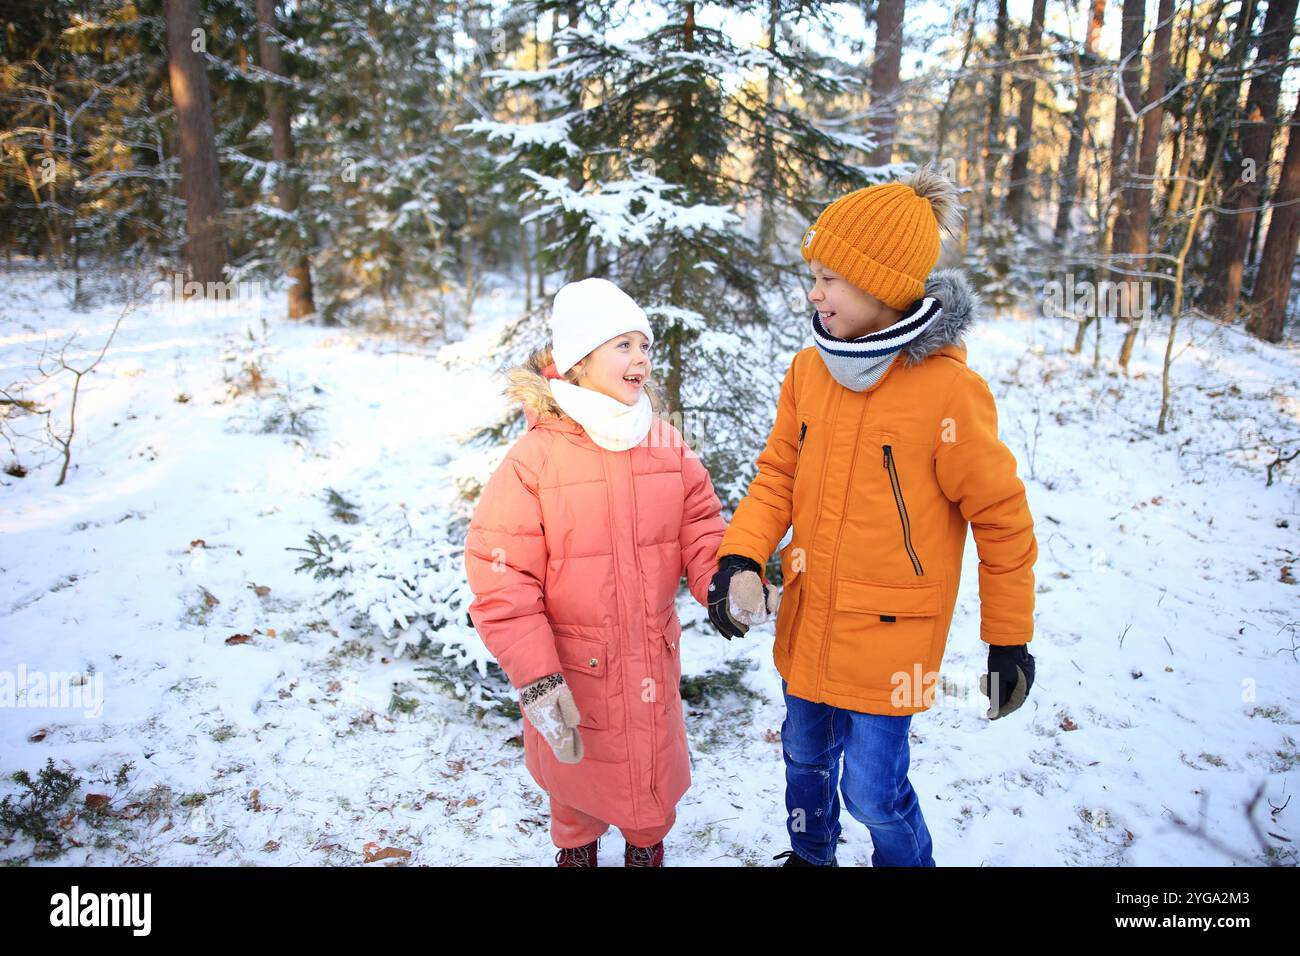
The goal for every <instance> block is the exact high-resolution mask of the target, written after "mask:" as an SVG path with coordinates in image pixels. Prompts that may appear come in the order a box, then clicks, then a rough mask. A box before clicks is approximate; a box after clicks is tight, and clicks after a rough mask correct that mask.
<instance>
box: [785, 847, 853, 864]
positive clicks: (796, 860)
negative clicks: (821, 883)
mask: <svg viewBox="0 0 1300 956" xmlns="http://www.w3.org/2000/svg"><path fill="white" fill-rule="evenodd" d="M783 856H784V857H787V859H786V861H785V862H784V863H782V864H781V865H782V866H817V865H818V864H816V863H814V862H813V861H812V860H805V859H804V858H803V857H801V856H800V855H799V854H798V853H796V852H794V850H786V851H785V852H784V853H778V854H777V855H776V856H774V857H772V859H774V860H779V859H781V857H783ZM827 865H828V866H839V865H840V864H839V861H838V860H831V862H830V863H829V864H827Z"/></svg>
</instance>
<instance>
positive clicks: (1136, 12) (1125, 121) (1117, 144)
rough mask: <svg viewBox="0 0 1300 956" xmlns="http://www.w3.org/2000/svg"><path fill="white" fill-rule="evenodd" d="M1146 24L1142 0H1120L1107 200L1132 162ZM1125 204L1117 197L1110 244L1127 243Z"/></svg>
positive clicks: (1114, 246) (1113, 196) (1120, 245)
mask: <svg viewBox="0 0 1300 956" xmlns="http://www.w3.org/2000/svg"><path fill="white" fill-rule="evenodd" d="M1145 25H1146V0H1124V13H1123V20H1122V23H1121V26H1120V51H1119V55H1120V84H1119V86H1120V89H1119V91H1118V93H1117V94H1116V96H1115V124H1114V129H1115V136H1114V138H1113V139H1112V140H1111V144H1110V187H1109V189H1107V191H1106V192H1107V202H1108V203H1114V202H1115V201H1116V200H1117V198H1118V197H1117V195H1116V192H1117V189H1118V188H1119V187H1120V186H1121V185H1122V184H1124V183H1126V182H1127V180H1128V178H1129V176H1130V169H1131V168H1132V165H1133V152H1134V149H1133V145H1134V144H1133V140H1134V138H1135V137H1134V122H1133V114H1134V113H1136V112H1137V111H1138V110H1140V109H1141V108H1142V39H1143V36H1142V31H1143V28H1144V27H1145ZM1128 217H1129V206H1128V204H1127V203H1125V202H1123V201H1120V202H1119V205H1118V209H1117V211H1116V214H1115V220H1114V226H1113V228H1112V232H1111V240H1110V248H1111V249H1125V248H1127V246H1128V236H1127V233H1128V229H1129V221H1128Z"/></svg>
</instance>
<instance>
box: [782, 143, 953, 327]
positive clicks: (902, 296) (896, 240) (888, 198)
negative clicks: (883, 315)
mask: <svg viewBox="0 0 1300 956" xmlns="http://www.w3.org/2000/svg"><path fill="white" fill-rule="evenodd" d="M960 220H961V207H960V205H959V204H958V200H957V187H956V186H954V185H953V183H952V182H951V181H950V180H948V179H947V177H945V176H944V175H943V174H942V173H940V172H939V171H938V170H937V169H936V168H934V167H933V166H923V167H921V168H920V169H918V170H917V171H916V172H915V173H912V174H911V175H910V176H907V177H904V178H903V179H901V180H899V181H897V182H892V183H881V184H879V185H876V186H867V187H866V188H864V189H858V190H855V191H854V192H851V193H849V194H848V195H847V196H844V197H842V198H840V199H837V200H835V202H833V203H831V204H830V205H829V206H827V207H826V208H825V209H823V210H822V213H821V215H820V216H818V217H817V221H816V222H815V223H813V224H812V226H810V227H809V228H808V231H807V232H805V233H804V235H803V246H802V248H801V252H802V253H803V258H804V261H805V262H812V260H814V259H816V260H817V261H819V262H820V263H821V264H822V265H824V266H826V267H827V268H829V269H831V270H832V271H834V272H837V273H839V274H840V275H841V276H843V277H844V278H845V279H847V280H848V281H849V282H851V283H853V284H854V285H855V286H857V287H858V288H859V289H862V290H864V291H866V292H869V293H871V294H872V295H874V296H875V297H876V298H877V299H879V300H880V301H881V302H883V303H885V304H886V305H887V306H889V307H890V308H893V309H905V308H907V307H908V306H909V305H911V304H912V303H913V302H915V301H916V300H917V299H919V298H921V296H922V294H923V293H924V292H925V280H926V277H927V276H928V275H929V274H930V270H931V269H933V268H934V264H935V263H936V262H937V261H938V259H939V229H940V227H941V226H942V227H943V228H944V229H945V230H946V231H947V232H949V233H950V234H951V233H952V232H953V231H954V229H955V227H956V225H957V224H958V223H959V222H960Z"/></svg>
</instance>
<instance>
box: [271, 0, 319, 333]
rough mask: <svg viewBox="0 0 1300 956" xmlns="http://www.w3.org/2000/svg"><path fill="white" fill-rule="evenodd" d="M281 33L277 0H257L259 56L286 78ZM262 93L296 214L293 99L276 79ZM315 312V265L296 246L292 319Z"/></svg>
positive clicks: (275, 155)
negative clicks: (313, 274)
mask: <svg viewBox="0 0 1300 956" xmlns="http://www.w3.org/2000/svg"><path fill="white" fill-rule="evenodd" d="M278 33H279V29H278V27H277V25H276V18H275V0H257V55H258V59H259V60H260V61H261V67H262V69H263V70H265V71H266V72H267V73H270V74H271V75H272V76H275V77H283V76H285V75H286V74H285V71H284V58H283V57H282V56H281V55H280V41H279V39H277V35H278ZM262 94H263V97H264V99H265V100H266V115H267V117H268V118H269V119H270V121H271V158H272V159H274V160H275V164H276V167H277V169H276V179H275V201H276V204H277V205H278V206H279V207H280V208H281V209H282V210H284V211H285V212H286V213H288V214H289V215H291V216H292V215H294V214H295V213H296V212H297V211H298V170H297V163H296V162H295V161H294V151H293V133H292V131H291V127H290V123H289V98H288V96H287V95H286V94H285V92H284V90H283V88H282V86H281V85H280V83H278V82H277V81H276V80H263V81H262ZM295 218H296V217H295ZM295 225H297V223H296V222H295ZM315 311H316V303H315V302H314V301H313V299H312V290H311V264H310V262H309V261H308V259H307V253H306V250H305V249H303V248H301V246H300V245H299V246H297V247H296V248H295V249H294V256H293V261H292V262H291V263H290V265H289V318H291V319H298V318H302V317H303V316H304V315H311V314H312V313H313V312H315Z"/></svg>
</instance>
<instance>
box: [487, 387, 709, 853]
mask: <svg viewBox="0 0 1300 956" xmlns="http://www.w3.org/2000/svg"><path fill="white" fill-rule="evenodd" d="M543 376H545V377H543ZM555 377H557V376H556V374H555V366H554V365H553V364H552V365H548V366H546V368H545V369H539V368H537V367H536V366H535V365H524V366H521V367H520V368H517V369H515V370H514V372H513V373H512V374H511V387H510V389H509V390H508V392H507V394H508V395H509V396H510V397H511V398H513V399H514V400H516V401H519V402H520V403H521V404H522V405H523V407H524V412H525V415H526V418H527V423H528V430H527V432H526V433H525V434H524V435H523V436H521V437H520V438H519V440H518V441H516V442H515V444H514V445H513V446H512V447H511V449H510V451H509V452H508V454H507V455H506V458H505V460H504V461H503V462H502V463H501V465H500V467H499V468H497V470H496V471H495V472H494V473H493V475H492V477H491V479H490V480H489V481H488V483H487V485H486V486H485V487H484V489H483V494H482V497H481V498H480V500H479V503H478V507H477V508H476V509H475V512H474V517H473V520H472V521H471V523H470V528H469V536H468V539H467V540H466V543H465V566H466V571H467V573H468V576H469V585H470V588H471V589H472V590H473V592H474V595H475V599H474V601H473V603H472V604H471V605H470V608H469V613H470V618H471V619H472V620H473V622H474V626H475V628H477V629H478V633H479V635H480V636H481V637H482V639H483V642H484V643H485V644H486V645H487V647H488V650H489V651H491V652H492V654H493V655H494V656H495V657H496V659H497V661H498V662H499V663H500V665H501V667H502V669H503V670H505V672H506V674H507V676H508V677H509V678H510V682H511V683H512V684H513V685H514V686H515V687H516V688H519V687H522V686H524V685H525V684H528V683H531V682H532V681H535V680H537V679H538V678H540V677H545V676H546V675H547V674H554V673H558V672H562V673H563V674H564V678H565V681H566V682H567V683H568V685H569V687H570V688H571V689H572V691H573V696H574V698H575V700H576V701H577V705H578V710H579V712H580V714H581V715H582V720H581V722H580V723H579V724H578V732H579V733H580V734H581V735H582V741H583V749H584V755H583V758H582V760H581V761H579V762H578V763H576V764H564V763H560V762H559V761H558V760H556V759H555V755H554V753H553V752H552V751H551V748H550V747H549V746H548V745H547V743H546V741H545V740H543V739H542V738H541V736H540V735H539V734H538V733H537V731H536V730H535V729H534V728H533V727H532V725H531V724H530V723H529V722H528V720H527V719H525V720H524V721H523V724H524V760H525V764H526V766H527V767H528V770H529V772H530V773H531V774H532V776H533V779H534V780H536V781H537V784H538V786H540V787H541V788H542V789H543V790H546V791H547V792H548V793H550V794H551V795H552V796H554V797H555V799H556V800H558V801H560V802H562V803H566V804H568V805H569V806H572V807H576V808H577V809H579V810H582V811H584V812H585V813H588V814H590V815H592V816H594V817H596V818H597V819H599V820H603V821H605V822H606V823H610V824H613V825H614V826H619V827H629V828H635V829H643V828H650V827H655V826H659V825H662V824H663V823H665V822H666V821H667V819H668V817H669V815H670V814H671V813H672V811H673V809H674V808H675V807H676V805H677V801H678V800H680V799H681V796H682V794H683V793H685V792H686V790H687V788H688V787H689V786H690V783H691V775H690V758H689V755H688V752H687V742H686V725H685V722H684V720H683V717H682V700H681V696H680V692H679V686H678V685H679V682H680V680H681V658H680V649H679V648H678V646H677V644H678V640H679V638H680V636H681V624H680V623H679V621H678V619H677V606H676V597H677V587H678V584H679V582H680V580H681V577H682V572H683V571H685V572H686V576H687V584H688V586H689V587H690V590H691V593H692V594H693V595H694V596H695V599H696V600H697V601H699V602H700V603H701V604H706V605H707V602H708V587H709V580H710V578H711V577H712V575H713V573H714V571H715V570H716V568H717V551H718V546H719V544H720V543H721V542H722V536H723V533H724V532H725V531H726V523H725V522H724V521H723V519H722V516H721V505H720V503H719V501H718V498H717V496H716V495H715V494H714V491H713V484H712V482H711V481H710V480H709V474H708V472H707V470H706V469H705V468H704V466H703V464H702V463H701V461H700V459H699V457H698V456H697V455H696V454H695V453H694V452H692V451H691V450H690V449H689V448H688V447H686V445H685V443H684V442H683V440H682V437H681V434H680V433H679V432H678V431H677V429H676V428H674V427H673V426H672V425H670V424H669V423H668V422H666V421H663V420H661V419H658V418H656V419H655V421H654V424H653V425H652V426H651V429H650V433H649V435H647V436H646V438H645V440H643V441H642V442H641V444H640V445H638V446H636V447H635V448H632V449H629V450H627V451H622V452H614V451H609V450H607V449H604V448H601V447H600V446H598V445H596V444H595V443H594V442H593V441H592V440H591V438H589V437H588V435H587V433H586V432H585V431H584V430H583V428H582V426H581V425H579V424H578V423H577V422H575V421H574V420H573V419H571V418H569V417H568V416H566V415H564V414H563V413H562V412H561V411H560V409H559V408H558V406H556V405H555V403H554V399H553V398H552V396H551V391H550V388H549V386H548V385H547V384H546V380H545V379H546V378H555Z"/></svg>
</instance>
